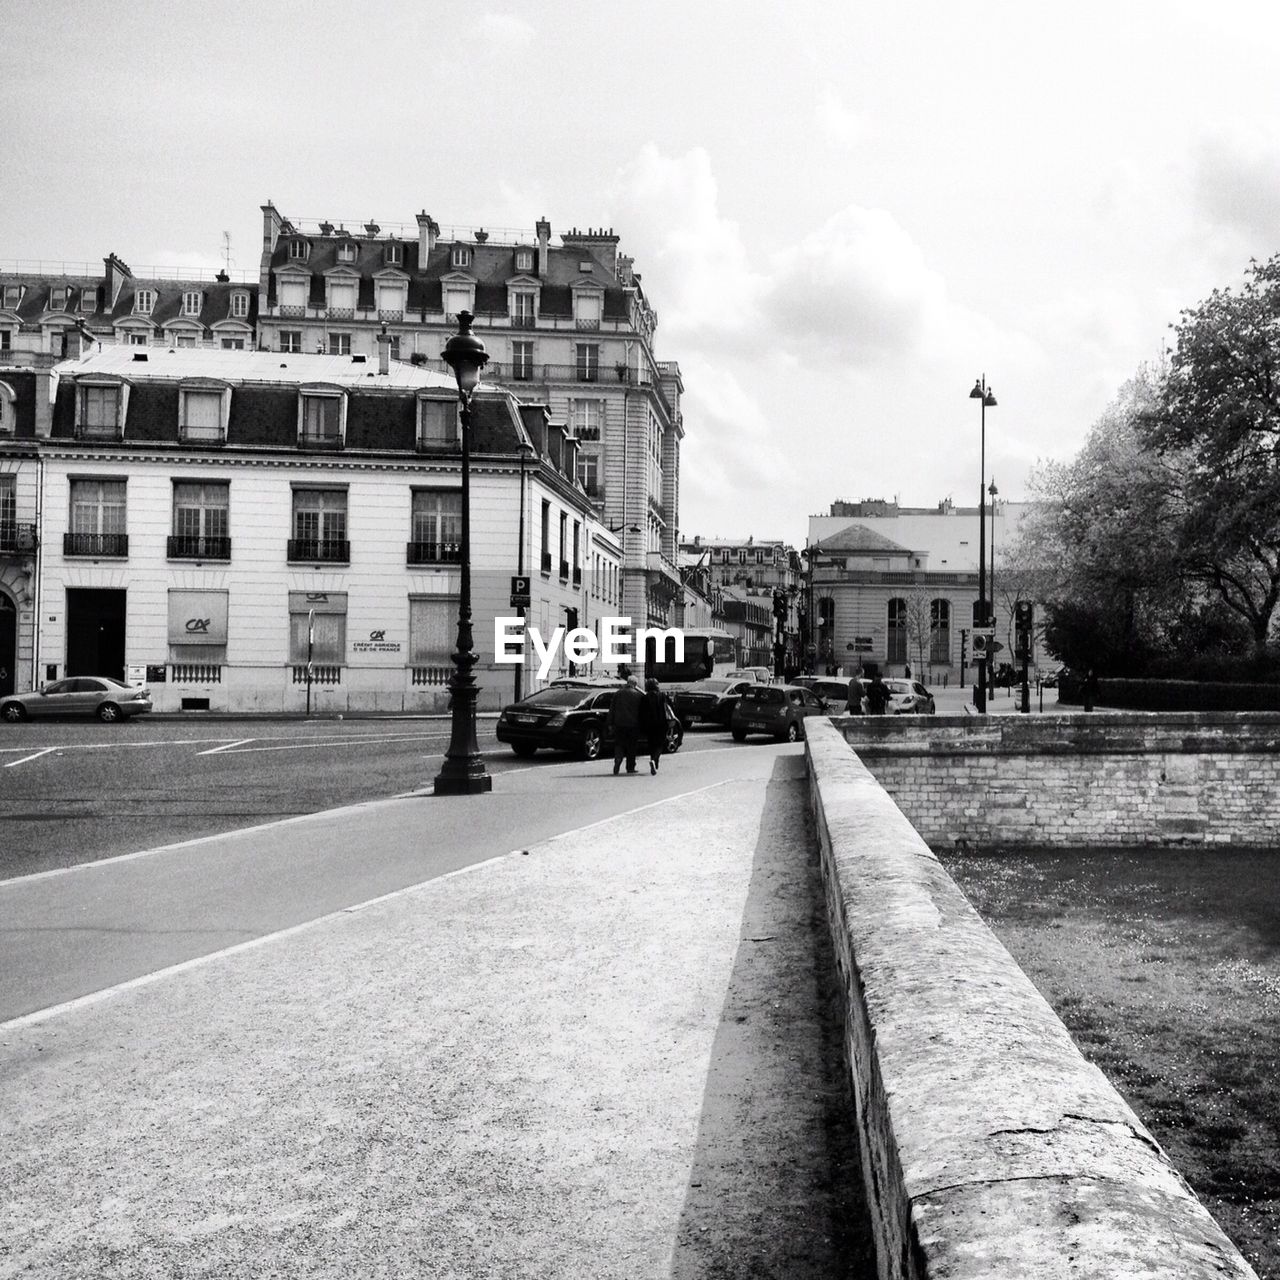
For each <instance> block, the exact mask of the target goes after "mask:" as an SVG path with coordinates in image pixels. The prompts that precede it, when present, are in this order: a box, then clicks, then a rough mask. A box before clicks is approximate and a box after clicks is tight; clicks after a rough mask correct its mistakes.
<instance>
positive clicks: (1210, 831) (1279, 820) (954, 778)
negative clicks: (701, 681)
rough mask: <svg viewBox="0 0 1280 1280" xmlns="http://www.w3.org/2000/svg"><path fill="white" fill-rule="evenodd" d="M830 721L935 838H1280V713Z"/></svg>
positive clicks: (1093, 842)
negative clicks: (1279, 799)
mask: <svg viewBox="0 0 1280 1280" xmlns="http://www.w3.org/2000/svg"><path fill="white" fill-rule="evenodd" d="M835 723H836V724H837V725H838V727H839V730H840V732H841V733H842V734H843V735H844V737H845V739H846V740H847V741H848V742H849V744H850V745H851V746H852V747H853V749H854V750H855V751H856V752H857V753H858V756H859V758H860V759H861V760H862V762H863V763H864V764H865V765H866V767H867V768H868V769H869V770H870V771H871V772H872V773H873V774H874V775H875V777H876V778H877V779H878V780H879V782H880V783H881V784H882V785H883V786H884V788H885V790H886V791H888V792H889V794H890V795H891V796H892V797H893V798H894V800H895V801H896V802H897V803H898V805H899V806H900V807H901V809H902V811H903V813H905V814H906V816H907V817H908V818H909V819H910V820H911V823H912V825H913V826H914V827H915V828H916V830H917V831H918V832H919V833H920V834H921V835H922V836H923V837H924V839H925V840H926V841H927V842H928V843H929V844H930V845H932V846H933V847H935V848H952V847H956V846H968V847H976V848H983V849H998V848H1009V847H1018V848H1029V847H1030V848H1069V847H1097V846H1144V847H1150V846H1153V845H1177V844H1204V845H1229V846H1239V847H1252V848H1271V847H1280V805H1278V804H1277V803H1276V796H1277V795H1280V713H1276V712H1179V713H1175V714H1168V713H1164V714H1162V713H1152V712H1122V713H1097V712H1095V713H1092V714H1086V713H1084V712H1080V713H1079V714H1075V715H1056V716H964V717H926V716H911V717H879V716H850V717H846V718H843V719H840V720H838V721H836V722H835Z"/></svg>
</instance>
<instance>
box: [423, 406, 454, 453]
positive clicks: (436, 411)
mask: <svg viewBox="0 0 1280 1280" xmlns="http://www.w3.org/2000/svg"><path fill="white" fill-rule="evenodd" d="M457 443H458V402H457V401H456V400H455V399H453V398H452V397H450V398H449V399H448V400H432V399H429V398H428V397H426V396H423V397H421V398H420V399H419V400H418V448H419V449H442V448H443V449H452V448H454V447H456V445H457Z"/></svg>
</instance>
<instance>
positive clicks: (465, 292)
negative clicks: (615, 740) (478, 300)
mask: <svg viewBox="0 0 1280 1280" xmlns="http://www.w3.org/2000/svg"><path fill="white" fill-rule="evenodd" d="M444 309H445V313H446V314H447V315H449V316H451V317H452V316H457V315H460V314H461V313H462V312H464V311H470V310H471V286H470V285H458V284H447V285H445V287H444Z"/></svg>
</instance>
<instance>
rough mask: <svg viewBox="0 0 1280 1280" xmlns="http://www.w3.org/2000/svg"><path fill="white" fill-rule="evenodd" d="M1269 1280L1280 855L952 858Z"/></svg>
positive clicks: (1277, 1275) (1072, 1025) (1276, 1205)
mask: <svg viewBox="0 0 1280 1280" xmlns="http://www.w3.org/2000/svg"><path fill="white" fill-rule="evenodd" d="M940 856H941V857H942V862H943V864H944V865H945V866H946V868H947V870H948V871H949V872H950V873H951V875H952V876H953V877H954V878H955V880H956V882H957V883H958V884H959V885H960V887H961V888H962V889H963V890H964V891H965V893H966V894H967V895H968V896H969V900H970V901H971V902H972V903H973V905H974V907H975V908H976V909H977V910H978V911H979V912H980V913H981V915H982V917H983V919H985V920H986V921H987V923H988V924H989V925H990V926H991V928H992V929H993V930H994V931H995V933H996V935H997V936H998V937H999V938H1000V940H1001V942H1003V943H1004V945H1005V946H1006V947H1007V948H1008V949H1009V951H1010V952H1011V953H1012V954H1013V956H1014V958H1015V959H1016V960H1017V961H1018V963H1019V964H1020V965H1021V966H1022V968H1023V970H1024V971H1025V972H1026V974H1027V976H1028V977H1030V978H1031V980H1032V981H1033V982H1034V983H1035V984H1036V986H1037V987H1039V989H1040V991H1041V993H1042V994H1043V995H1044V997H1045V998H1046V999H1047V1000H1048V1001H1049V1003H1050V1004H1051V1005H1052V1006H1053V1008H1054V1009H1055V1010H1056V1011H1057V1013H1058V1016H1059V1017H1060V1018H1061V1019H1062V1020H1063V1022H1064V1023H1066V1025H1067V1028H1068V1030H1070V1032H1071V1034H1072V1036H1073V1037H1074V1039H1075V1042H1076V1044H1077V1045H1079V1046H1080V1050H1081V1052H1083V1053H1084V1055H1085V1056H1086V1057H1087V1058H1089V1059H1090V1060H1091V1061H1092V1062H1095V1063H1096V1064H1097V1065H1098V1066H1099V1067H1100V1068H1101V1069H1102V1070H1103V1071H1105V1072H1106V1074H1107V1076H1108V1077H1109V1078H1110V1080H1111V1082H1112V1083H1113V1084H1114V1085H1115V1086H1116V1087H1117V1088H1118V1089H1119V1090H1120V1092H1121V1093H1122V1094H1124V1096H1125V1098H1126V1099H1127V1100H1128V1102H1129V1104H1130V1106H1132V1107H1133V1109H1134V1111H1136V1112H1137V1113H1138V1115H1139V1116H1140V1117H1141V1119H1142V1121H1143V1123H1145V1124H1146V1125H1147V1127H1148V1128H1149V1129H1150V1130H1151V1131H1152V1133H1154V1134H1155V1136H1156V1138H1157V1139H1158V1141H1159V1142H1160V1143H1161V1145H1162V1146H1163V1147H1164V1149H1165V1150H1166V1151H1167V1152H1168V1153H1169V1157H1170V1159H1171V1160H1173V1162H1174V1164H1175V1165H1177V1167H1178V1169H1179V1170H1180V1171H1181V1172H1182V1175H1183V1176H1184V1177H1185V1178H1186V1179H1187V1181H1188V1182H1189V1183H1190V1184H1191V1186H1192V1187H1193V1188H1194V1189H1195V1191H1196V1194H1197V1195H1199V1197H1200V1198H1201V1200H1203V1201H1204V1203H1205V1205H1206V1206H1207V1207H1208V1209H1209V1211H1210V1212H1211V1213H1212V1214H1213V1215H1214V1217H1216V1218H1217V1219H1218V1221H1219V1222H1220V1223H1221V1224H1222V1227H1223V1229H1224V1230H1225V1231H1226V1232H1227V1234H1228V1235H1230V1236H1231V1238H1232V1239H1233V1240H1234V1241H1235V1242H1236V1245H1237V1246H1238V1247H1239V1249H1240V1251H1241V1252H1242V1253H1243V1254H1244V1256H1245V1257H1246V1258H1247V1259H1248V1260H1249V1262H1250V1263H1251V1264H1252V1265H1253V1267H1254V1268H1255V1269H1256V1270H1257V1272H1258V1274H1259V1276H1261V1277H1263V1280H1280V850H1276V851H1274V852H1271V853H1265V852H1263V853H1243V852H1227V851H1205V850H1168V849H1161V850H1149V851H1133V850H1102V849H1099V850H1091V851H1088V852H1083V853H1074V852H1058V853H1027V854H1014V855H1009V854H1005V855H1000V856H994V855H993V856H987V855H975V854H956V853H946V854H944V855H940Z"/></svg>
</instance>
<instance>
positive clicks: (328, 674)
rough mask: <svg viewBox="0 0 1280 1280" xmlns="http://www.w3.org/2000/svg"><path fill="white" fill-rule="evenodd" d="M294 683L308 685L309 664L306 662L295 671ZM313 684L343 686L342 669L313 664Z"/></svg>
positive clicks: (295, 668)
mask: <svg viewBox="0 0 1280 1280" xmlns="http://www.w3.org/2000/svg"><path fill="white" fill-rule="evenodd" d="M293 683H294V684H306V683H307V664H306V663H305V662H304V663H303V664H302V665H301V666H297V667H294V669H293ZM311 683H312V684H341V683H342V668H341V667H334V666H329V665H325V666H321V665H320V664H319V663H316V662H313V663H312V664H311Z"/></svg>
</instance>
